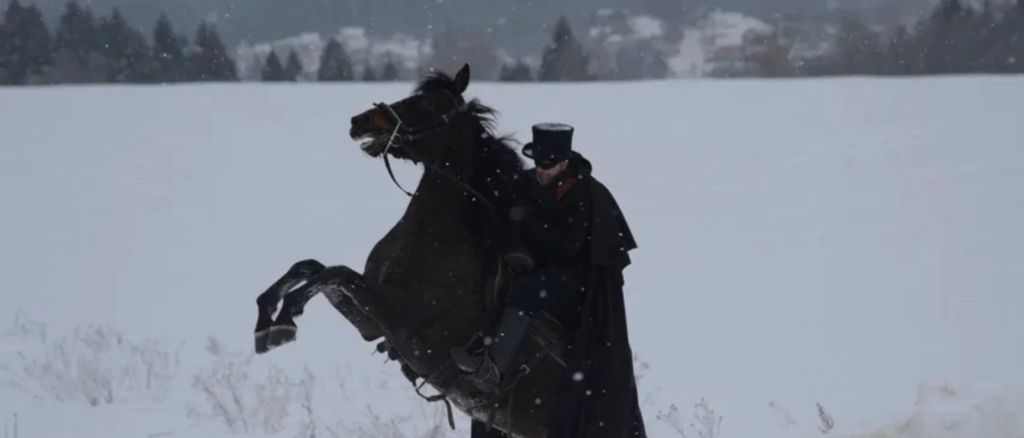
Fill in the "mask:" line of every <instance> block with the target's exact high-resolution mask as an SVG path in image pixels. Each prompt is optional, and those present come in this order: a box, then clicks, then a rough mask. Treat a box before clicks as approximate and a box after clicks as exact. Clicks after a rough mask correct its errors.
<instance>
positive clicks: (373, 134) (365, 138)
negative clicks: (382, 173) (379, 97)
mask: <svg viewBox="0 0 1024 438" xmlns="http://www.w3.org/2000/svg"><path fill="white" fill-rule="evenodd" d="M388 125H389V123H387V121H386V120H385V118H384V117H383V116H381V114H380V110H379V109H376V108H375V109H371V110H369V111H366V112H364V113H362V114H359V115H356V116H355V117H353V118H352V125H351V126H352V127H351V128H350V129H349V131H348V134H349V136H350V137H352V139H353V140H356V141H360V142H361V143H360V144H359V149H362V150H363V152H366V153H367V154H368V155H370V156H371V157H379V156H380V155H381V154H382V153H384V149H385V148H387V145H388V140H389V139H390V138H391V131H390V130H388V129H387V128H388Z"/></svg>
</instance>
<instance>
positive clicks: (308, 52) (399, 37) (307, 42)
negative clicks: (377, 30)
mask: <svg viewBox="0 0 1024 438" xmlns="http://www.w3.org/2000/svg"><path fill="white" fill-rule="evenodd" d="M332 38H334V39H336V40H338V42H339V43H341V45H342V46H343V47H344V48H345V52H346V54H347V55H348V56H349V58H350V59H351V60H352V65H353V66H354V67H355V72H354V73H355V77H357V78H359V77H362V76H363V71H362V69H363V68H364V67H365V66H367V65H369V66H371V67H372V68H374V69H376V70H381V69H382V68H383V66H384V64H385V63H387V62H388V60H391V62H393V63H394V64H395V66H396V67H398V74H399V77H400V78H414V77H417V76H419V73H420V69H421V66H422V65H423V64H424V63H425V62H426V60H428V59H429V58H430V56H431V54H432V51H431V48H430V42H429V41H420V40H417V39H415V38H413V37H411V36H408V35H403V34H394V35H391V36H389V37H383V38H382V37H377V36H371V35H369V34H368V33H367V32H366V29H364V28H362V27H343V28H341V29H339V30H338V32H337V33H336V34H335V35H333V36H332ZM326 45H327V40H326V39H324V38H323V37H321V36H320V34H317V33H304V34H301V35H297V36H294V37H288V38H284V39H280V40H277V41H272V42H267V43H259V44H250V43H249V42H247V41H242V42H241V43H240V44H239V45H238V47H237V48H236V49H235V63H236V66H237V70H238V76H239V79H241V80H243V81H244V80H250V81H251V80H259V77H260V69H261V68H262V66H263V63H264V62H265V61H266V59H267V57H268V56H270V51H271V50H273V51H274V53H276V54H277V56H278V57H279V58H281V59H285V58H286V57H287V56H288V53H289V52H291V51H292V50H294V51H295V52H296V54H297V55H298V56H299V60H300V61H301V62H302V67H303V72H302V74H300V80H314V79H315V78H316V73H317V70H319V69H320V54H321V53H322V52H323V50H324V46H326Z"/></svg>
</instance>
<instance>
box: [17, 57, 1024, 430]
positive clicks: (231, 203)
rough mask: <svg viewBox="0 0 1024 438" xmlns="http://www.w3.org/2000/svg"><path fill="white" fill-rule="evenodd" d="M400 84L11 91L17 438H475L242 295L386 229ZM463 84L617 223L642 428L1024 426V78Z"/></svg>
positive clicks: (324, 335) (318, 305)
mask: <svg viewBox="0 0 1024 438" xmlns="http://www.w3.org/2000/svg"><path fill="white" fill-rule="evenodd" d="M409 88H410V86H409V84H398V85H396V84H377V85H366V84H352V85H323V84H303V85H298V86H296V85H281V86H274V85H263V84H247V85H230V86H228V85H187V86H165V87H65V88H44V89H31V88H26V89H0V206H2V207H0V208H2V210H0V211H2V214H0V302H2V306H0V423H3V424H4V427H5V437H13V436H15V435H14V434H15V432H14V427H15V425H16V427H17V434H19V435H18V436H20V437H26V438H28V437H52V438H71V437H89V438H93V437H95V438H122V437H199V436H204V437H219V436H228V435H230V434H231V433H232V432H241V433H249V434H255V435H261V436H282V437H312V436H314V435H315V436H318V437H390V438H397V437H416V438H419V437H449V436H450V437H456V436H468V425H467V423H466V422H465V418H464V417H459V418H458V431H456V432H450V431H445V424H444V417H443V410H442V408H441V407H440V406H428V405H426V404H425V403H424V402H422V401H420V400H419V399H418V398H417V397H416V396H415V395H414V394H413V392H412V391H411V388H410V387H409V386H408V384H407V383H406V382H405V381H404V380H403V379H402V377H401V376H400V374H399V372H398V370H397V368H396V367H395V366H394V365H393V364H386V363H384V358H383V357H381V356H380V355H371V354H370V353H371V351H372V347H373V346H372V345H370V344H367V343H364V342H362V341H361V340H360V339H359V337H358V336H357V334H356V332H355V330H354V329H352V328H351V327H350V326H349V325H348V323H347V322H345V321H344V320H343V319H341V317H340V316H339V315H337V314H336V313H335V311H334V310H333V309H332V308H331V307H330V306H329V305H327V303H326V302H324V301H323V300H322V299H320V298H318V299H317V300H315V301H314V302H312V303H311V304H310V306H309V308H308V309H307V312H306V314H305V315H304V316H303V317H302V319H301V320H300V332H299V341H298V342H297V343H296V344H292V345H290V346H288V347H286V348H283V349H281V350H276V351H274V352H273V354H270V355H267V356H259V357H253V356H252V355H251V354H250V350H251V344H252V328H253V324H254V317H255V304H254V299H255V297H256V295H257V294H258V293H259V292H261V291H262V290H263V289H264V288H265V287H266V286H267V285H269V284H270V282H271V281H273V280H274V279H276V278H277V277H278V276H279V275H280V274H281V273H283V272H284V270H285V269H287V267H288V266H290V264H291V263H292V262H294V261H297V260H299V259H301V258H306V257H315V258H317V259H320V260H321V261H324V262H326V263H331V264H341V263H344V264H348V265H351V266H361V265H362V262H363V259H364V257H365V256H366V254H367V252H368V251H369V249H370V247H371V245H372V244H373V243H374V242H375V241H376V239H377V238H379V237H380V236H382V235H383V233H384V232H385V230H387V229H388V228H389V227H390V226H391V225H392V224H393V222H394V221H395V220H396V219H397V218H398V216H399V214H400V212H401V211H402V209H403V206H404V202H405V198H404V195H402V194H401V193H400V192H399V191H398V190H396V189H395V188H394V187H393V186H392V185H391V183H390V181H389V180H388V178H387V176H386V174H385V172H384V168H383V165H382V163H380V162H379V161H375V160H373V159H370V158H368V157H365V156H363V155H362V153H361V152H360V151H359V150H358V149H357V147H356V144H355V143H354V142H352V141H350V140H349V139H348V138H347V131H348V119H349V117H351V116H352V115H353V114H355V113H357V112H359V111H362V110H363V109H365V108H367V107H368V106H369V105H370V103H371V102H374V101H378V100H392V99H397V98H400V97H403V96H405V95H406V93H407V92H408V91H409ZM470 94H472V95H474V96H477V97H480V98H481V99H482V100H483V101H484V102H486V103H488V104H491V105H493V106H495V107H496V108H497V109H498V110H500V111H501V119H500V127H501V130H502V132H505V133H515V134H516V136H517V138H518V139H519V140H521V141H525V140H527V137H528V135H529V127H530V125H531V124H532V123H534V122H538V121H549V120H558V121H565V122H569V123H572V124H575V125H576V126H577V133H576V144H577V146H578V149H580V150H582V151H583V152H584V153H586V154H588V155H589V156H590V157H591V158H592V159H593V161H594V163H595V166H596V171H595V172H596V174H597V175H598V176H599V177H600V178H602V179H603V180H604V181H605V182H606V183H607V184H608V185H609V187H610V188H611V189H612V190H613V192H614V193H615V194H616V196H617V197H618V199H619V201H620V203H621V204H622V205H623V208H624V209H625V212H626V214H627V217H628V218H629V220H630V222H631V224H632V226H633V227H634V230H635V231H636V234H637V239H638V241H639V244H640V249H639V250H638V251H636V253H635V257H634V262H635V263H634V265H633V266H632V267H630V268H629V269H628V270H627V271H626V276H627V294H628V295H627V307H628V311H629V318H630V334H631V339H632V342H633V347H634V351H635V353H636V355H637V363H638V365H637V372H638V374H639V376H638V377H639V379H640V389H641V399H642V401H643V409H644V415H645V418H646V421H647V424H648V430H649V432H650V435H651V436H652V437H657V438H661V437H666V438H671V437H678V436H686V437H690V438H698V437H702V435H700V433H699V432H698V430H695V429H694V428H696V429H701V428H702V426H701V424H702V422H701V421H696V422H695V421H693V416H694V414H697V415H699V416H704V415H705V414H707V413H708V412H707V411H708V410H713V411H714V414H712V415H711V417H712V418H713V419H717V417H719V416H720V417H721V423H720V431H719V433H718V435H717V436H718V437H719V438H748V437H750V438H766V437H767V438H774V437H778V438H783V437H786V438H789V437H813V436H821V432H819V431H818V427H819V426H820V425H821V420H820V419H819V415H818V408H817V405H816V403H820V404H821V406H823V407H824V409H825V411H827V413H828V414H830V415H831V417H832V418H833V419H834V424H835V428H834V429H833V430H832V431H830V432H829V433H828V436H847V437H877V438H883V437H884V438H954V437H955V438H1020V437H1024V371H1022V370H1024V320H1022V318H1021V314H1022V313H1024V289H1022V288H1024V286H1022V285H1024V229H1022V227H1024V131H1022V130H1021V126H1022V123H1021V114H1022V113H1021V109H1020V108H1021V107H1020V103H1021V102H1024V78H997V77H960V78H931V79H913V80H910V79H893V80H888V79H865V78H850V79H830V80H805V81H730V82H716V81H670V82H648V83H620V84H588V85H507V84H474V85H471V86H470ZM417 172H418V170H417V169H416V168H413V167H411V166H407V165H405V166H400V168H399V177H400V179H401V180H403V181H404V182H406V184H407V185H408V184H413V183H414V182H415V175H416V173H417ZM702 400H704V402H703V403H701V401H702ZM698 404H699V406H698ZM712 422H714V423H717V420H714V421H712ZM691 423H692V424H693V427H694V428H692V427H691Z"/></svg>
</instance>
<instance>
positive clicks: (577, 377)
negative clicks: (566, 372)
mask: <svg viewBox="0 0 1024 438" xmlns="http://www.w3.org/2000/svg"><path fill="white" fill-rule="evenodd" d="M572 380H573V381H574V382H582V381H583V372H582V371H577V372H575V373H573V375H572Z"/></svg>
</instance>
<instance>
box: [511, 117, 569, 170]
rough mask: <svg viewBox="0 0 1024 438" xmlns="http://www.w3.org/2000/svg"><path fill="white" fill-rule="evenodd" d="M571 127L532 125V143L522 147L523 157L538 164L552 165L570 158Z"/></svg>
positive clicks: (553, 124)
mask: <svg viewBox="0 0 1024 438" xmlns="http://www.w3.org/2000/svg"><path fill="white" fill-rule="evenodd" d="M572 133H573V127H572V126H569V125H566V124H564V123H538V124H536V125H533V141H532V142H530V143H527V144H526V145H525V146H523V155H526V157H527V158H532V159H533V161H534V162H536V163H538V164H542V163H543V164H554V163H557V162H559V161H562V160H567V159H569V157H570V156H572Z"/></svg>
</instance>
